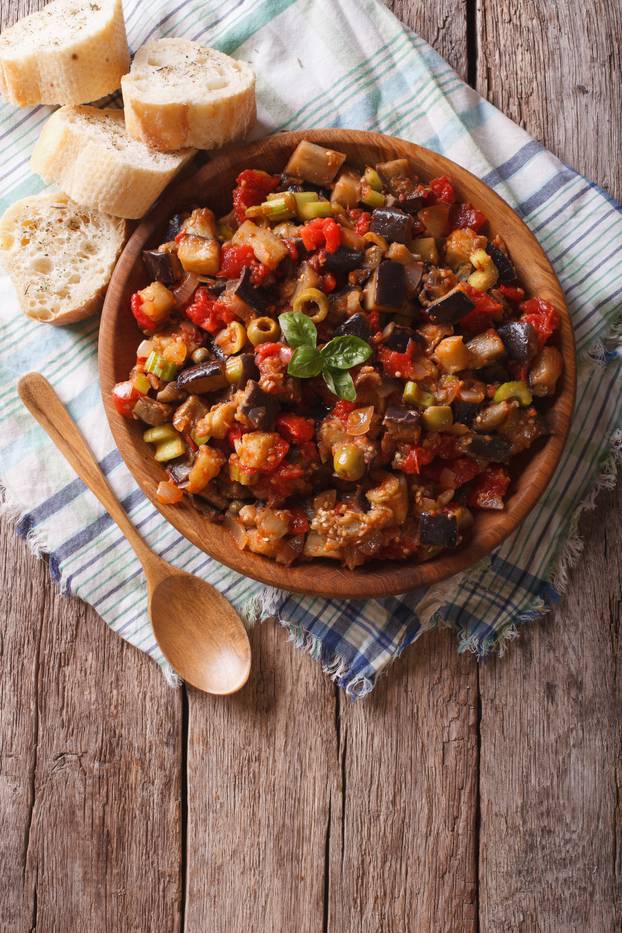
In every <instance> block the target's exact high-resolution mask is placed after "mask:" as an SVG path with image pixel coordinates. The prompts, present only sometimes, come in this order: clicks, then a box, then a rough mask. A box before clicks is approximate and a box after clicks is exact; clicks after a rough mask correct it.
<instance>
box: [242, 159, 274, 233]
mask: <svg viewBox="0 0 622 933" xmlns="http://www.w3.org/2000/svg"><path fill="white" fill-rule="evenodd" d="M278 185H279V176H278V175H268V173H267V172H261V171H258V170H256V169H252V168H251V169H245V170H244V171H243V172H240V174H239V175H238V177H237V178H236V187H235V188H234V189H233V212H234V214H235V217H236V220H237V221H238V223H242V222H243V221H244V220H246V208H247V207H254V205H256V204H261V202H262V201H265V199H266V195H267V194H269V193H270V192H271V191H274V189H275V188H278Z"/></svg>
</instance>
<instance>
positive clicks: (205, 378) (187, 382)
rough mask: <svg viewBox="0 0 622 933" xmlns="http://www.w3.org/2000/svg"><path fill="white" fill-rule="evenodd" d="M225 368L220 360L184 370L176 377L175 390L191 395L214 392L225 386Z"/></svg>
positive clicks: (207, 361)
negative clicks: (181, 390) (190, 393)
mask: <svg viewBox="0 0 622 933" xmlns="http://www.w3.org/2000/svg"><path fill="white" fill-rule="evenodd" d="M227 384H228V383H227V377H226V375H225V367H224V365H223V364H222V363H221V362H220V360H206V362H205V363H199V364H198V365H197V366H191V367H190V368H189V369H184V370H182V372H180V374H179V376H178V377H177V388H178V389H183V390H184V391H185V392H192V394H193V395H203V394H204V393H205V392H215V391H216V390H217V389H224V388H225V386H226V385H227Z"/></svg>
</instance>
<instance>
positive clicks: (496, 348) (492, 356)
mask: <svg viewBox="0 0 622 933" xmlns="http://www.w3.org/2000/svg"><path fill="white" fill-rule="evenodd" d="M466 348H467V350H468V351H469V354H470V357H471V368H472V369H483V368H484V366H490V364H491V363H494V362H496V360H498V359H499V358H500V357H501V356H504V354H505V347H504V346H503V341H502V340H501V337H500V336H499V334H498V333H497V331H496V330H494V328H492V327H491V328H490V329H489V330H485V331H484V332H483V333H481V334H477V335H476V336H475V337H473V338H472V339H471V340H469V342H468V343H467V345H466Z"/></svg>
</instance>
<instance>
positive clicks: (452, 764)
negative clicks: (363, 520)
mask: <svg viewBox="0 0 622 933" xmlns="http://www.w3.org/2000/svg"><path fill="white" fill-rule="evenodd" d="M42 5H43V0H40V2H39V0H18V2H15V0H0V22H1V23H2V25H6V24H7V23H8V22H12V21H13V20H14V19H16V18H17V17H18V16H19V15H22V14H23V12H25V11H26V10H31V9H36V8H39V7H40V6H42ZM388 6H390V7H393V8H394V10H395V11H396V12H397V13H398V14H399V15H400V16H403V17H404V18H405V19H406V20H407V21H408V22H409V23H410V24H413V25H415V26H416V28H417V29H418V30H419V31H420V33H421V34H422V35H423V36H424V38H426V39H428V41H431V42H433V43H434V44H435V45H436V48H437V49H438V50H439V51H440V52H441V53H442V54H445V55H446V56H448V57H449V58H450V61H451V63H452V64H453V65H454V67H457V68H458V70H459V71H460V73H462V74H463V75H466V74H468V73H469V72H474V71H475V66H476V64H477V62H476V61H475V57H474V55H471V58H470V62H469V63H468V64H469V67H467V60H466V57H463V52H462V49H463V48H464V47H465V46H466V37H467V33H468V30H467V29H466V25H465V10H466V7H467V6H468V7H469V19H470V30H471V31H472V30H473V25H474V24H473V19H474V16H473V14H474V8H475V0H468V3H464V2H461V0H456V2H455V3H452V2H451V0H440V2H439V3H438V4H431V3H420V2H417V0H392V2H389V3H388ZM619 15H620V7H619V4H617V3H615V2H614V0H599V2H596V0H588V2H587V4H583V5H574V4H571V3H570V2H569V0H564V2H562V3H561V4H554V3H552V2H548V3H545V4H540V5H536V4H535V3H534V2H533V0H512V2H511V3H506V2H502V0H488V2H487V3H485V4H483V3H482V4H480V5H479V13H478V18H477V24H478V29H479V36H480V48H479V55H478V63H479V72H478V73H479V76H480V77H479V82H480V83H479V87H480V90H482V91H484V92H487V93H488V94H489V96H490V98H491V99H492V100H493V101H494V102H496V103H498V104H500V105H501V106H502V107H504V108H505V109H506V110H507V111H508V112H509V113H510V115H511V116H513V117H514V118H515V119H519V120H521V121H522V122H523V123H524V125H525V126H526V128H527V129H528V130H529V131H530V132H531V133H533V134H534V135H536V136H538V137H539V138H541V139H543V140H544V142H545V143H546V145H548V146H550V148H552V149H553V150H554V151H557V152H559V154H560V155H562V156H563V157H564V158H566V159H568V160H569V161H570V162H571V163H572V164H574V165H575V166H576V167H577V168H580V169H581V170H582V171H585V172H586V173H587V174H588V175H589V176H591V177H592V178H594V180H595V181H597V182H600V183H601V184H605V185H606V186H609V187H610V190H611V191H612V193H613V194H614V195H616V196H617V197H618V198H619V197H621V196H622V179H621V178H620V171H621V170H622V163H621V162H620V160H619V158H617V153H619V151H620V148H621V139H620V136H621V128H620V119H619V114H620V93H621V88H620V82H619V48H620V41H619V36H620V23H619ZM473 38H474V37H473V35H471V36H470V42H471V46H472V45H473ZM471 51H472V52H473V51H474V50H473V48H471ZM579 84H580V85H582V87H581V88H580V87H578V85H579ZM585 91H587V93H585ZM621 514H622V491H620V492H618V493H617V494H613V495H609V496H605V497H603V500H602V502H601V503H600V504H599V507H598V509H597V511H596V512H595V513H593V515H592V516H591V517H589V518H588V519H587V520H585V521H583V522H582V525H581V529H582V532H583V535H584V539H585V551H584V559H583V561H582V562H581V564H580V566H579V568H577V570H576V571H575V572H574V573H573V575H572V577H571V581H570V587H569V591H568V595H567V597H566V599H565V600H564V602H563V604H562V606H561V607H560V609H559V610H558V611H557V612H556V613H555V614H554V615H552V616H549V617H548V618H547V620H546V621H545V622H544V623H542V624H541V625H539V626H535V627H533V628H532V629H531V630H529V631H524V632H523V635H522V637H521V641H520V642H519V644H517V645H515V646H513V648H512V650H511V652H510V654H508V655H507V656H506V658H504V659H502V660H500V661H491V662H488V663H486V664H484V665H482V666H481V668H480V679H481V698H480V705H481V716H482V734H481V748H480V749H479V755H478V754H476V751H477V749H475V750H474V749H473V748H472V743H473V742H474V741H475V742H476V739H477V733H473V734H471V732H470V731H469V728H468V726H469V721H470V717H472V716H473V704H472V697H473V695H474V694H475V692H476V690H477V683H476V680H477V672H476V668H475V666H474V664H473V662H472V660H471V659H469V658H466V659H460V658H458V656H457V655H456V654H455V653H454V650H453V648H454V645H453V640H452V636H451V635H450V634H448V633H444V632H439V633H438V634H434V635H431V636H430V637H429V639H426V641H425V642H423V641H422V642H420V643H419V644H418V645H417V646H415V647H414V648H412V649H410V650H409V651H408V652H407V654H406V655H405V657H404V658H403V659H402V660H401V661H399V662H398V663H397V664H396V666H395V667H394V669H393V670H392V672H391V673H390V674H389V676H388V677H387V678H386V680H384V682H381V683H380V684H379V686H378V688H377V691H376V693H375V694H374V695H372V696H371V697H370V698H369V699H368V700H365V701H363V702H362V703H358V704H356V705H354V706H351V705H350V704H349V703H347V702H345V701H344V700H343V698H341V700H340V705H339V707H338V706H337V704H336V700H335V692H334V690H333V688H332V687H331V686H330V684H329V683H328V682H327V681H326V679H325V678H324V677H323V675H321V674H320V672H319V668H318V666H317V664H316V663H315V662H313V661H312V660H311V659H309V658H308V657H306V656H301V655H300V654H298V653H295V652H294V651H293V649H292V648H291V646H290V645H289V644H287V642H286V640H285V635H284V633H283V632H282V631H280V630H277V629H276V628H271V627H269V626H264V627H263V628H262V629H260V630H258V631H257V632H256V633H255V635H254V639H255V640H254V648H255V651H256V653H257V655H258V659H259V664H260V666H259V668H258V674H259V679H258V680H257V681H256V682H255V681H253V683H252V684H251V685H249V687H248V688H247V690H248V693H246V691H245V692H244V693H242V694H240V696H239V697H237V698H235V700H234V703H235V704H238V705H237V706H236V707H231V706H228V705H227V703H225V701H221V700H212V699H207V700H206V699H204V698H200V697H198V698H197V695H196V694H194V693H193V692H192V691H190V692H189V718H190V733H189V737H188V746H189V749H190V756H189V758H188V762H187V775H186V781H185V782H184V784H183V785H182V786H181V788H180V784H179V772H180V770H181V771H182V772H183V773H185V764H184V760H185V759H184V754H183V749H182V748H181V747H180V746H181V745H182V741H181V739H180V733H181V732H182V723H181V719H182V718H184V717H182V716H181V715H180V711H179V708H178V703H179V695H177V694H175V695H172V694H171V693H170V692H169V690H168V688H167V687H165V686H164V684H163V683H162V680H161V678H160V675H159V673H158V672H157V671H155V670H154V669H153V667H152V665H151V663H150V662H149V661H148V660H147V659H146V658H145V657H144V656H143V655H141V654H139V653H138V652H135V651H134V650H133V649H131V648H129V647H128V646H127V645H125V644H124V643H123V642H121V641H120V640H119V639H117V638H116V637H115V636H114V635H113V634H112V633H111V632H109V631H108V630H106V629H105V627H104V626H103V625H101V623H99V620H98V619H97V617H96V616H95V614H94V613H93V612H92V611H91V610H88V609H87V608H85V607H84V606H82V605H81V604H80V603H78V602H77V601H76V600H64V599H60V598H58V596H57V595H56V588H55V586H54V585H53V584H52V583H51V582H50V580H49V577H48V573H47V570H46V568H45V566H44V565H43V564H42V563H40V562H37V561H35V560H34V558H32V557H31V556H30V555H29V554H28V553H27V550H26V548H25V546H24V545H23V544H22V543H20V542H17V543H15V541H14V536H13V533H12V532H11V531H10V530H9V529H8V528H7V524H6V522H4V521H3V522H2V530H3V535H2V544H1V545H0V548H1V550H0V584H1V586H2V588H1V591H0V613H1V615H0V618H1V619H2V626H1V629H0V691H1V692H0V741H1V743H2V744H1V746H0V755H1V758H0V832H1V837H0V879H2V881H1V882H0V929H1V930H2V931H3V933H4V931H5V930H6V931H7V933H13V931H16V933H17V931H19V933H21V931H25V930H31V929H33V928H34V923H33V917H34V918H35V919H36V920H37V921H38V922H37V928H38V929H39V930H41V931H45V933H48V931H56V930H62V931H65V930H67V931H69V933H73V931H74V930H80V931H82V930H88V931H93V933H99V931H105V933H108V931H115V933H116V930H124V931H125V930H132V931H134V930H135V931H141V933H143V931H144V933H151V931H158V933H159V931H167V933H168V931H169V930H170V931H174V930H177V929H180V928H181V924H182V920H181V919H180V911H179V897H180V884H179V881H178V878H179V875H180V874H181V873H182V872H183V871H184V857H186V861H187V869H188V875H189V884H188V891H187V905H186V912H187V919H188V923H187V929H188V930H190V931H199V930H200V931H201V933H203V930H210V933H211V931H212V930H213V931H214V933H220V931H223V933H224V931H226V933H230V931H232V930H235V931H236V933H237V928H236V926H235V922H236V921H237V920H238V919H239V918H240V917H243V918H244V919H245V921H246V923H245V926H246V929H250V930H253V931H254V933H255V931H256V933H281V929H287V930H289V929H291V930H296V931H297V933H298V931H299V933H315V931H316V930H317V931H320V930H321V931H325V930H326V931H331V933H333V931H334V933H350V931H358V930H360V929H363V928H364V927H363V926H362V924H363V920H362V918H364V919H365V923H366V924H367V927H366V929H365V933H368V931H369V933H379V931H381V930H382V933H384V930H385V929H386V930H389V931H391V930H393V929H396V930H397V929H399V933H404V931H406V930H407V931H409V933H410V930H416V931H417V933H419V931H421V933H428V931H432V930H433V931H434V933H436V931H437V930H441V931H442V930H444V929H447V930H450V931H451V933H463V929H464V930H465V931H468V930H470V929H471V919H470V914H469V909H468V904H469V898H470V897H471V893H470V892H471V891H472V887H471V884H472V881H471V879H472V878H473V876H474V873H473V870H472V869H470V868H469V866H470V865H472V861H470V860H472V859H473V858H474V852H475V850H476V848H477V847H478V841H479V849H480V852H481V856H480V860H479V865H478V868H479V887H480V903H481V910H480V912H479V913H480V916H479V923H480V929H481V931H482V933H516V931H521V933H535V931H546V933H575V931H576V933H609V931H613V930H616V929H620V927H621V926H622V918H620V915H619V911H620V904H622V896H621V893H620V891H619V889H616V886H615V884H616V883H617V884H618V885H619V879H620V875H621V874H622V854H620V840H622V814H621V813H620V797H619V794H617V793H616V787H619V786H620V783H621V778H622V775H621V774H620V766H619V762H620V746H619V741H620V735H619V723H620V713H621V706H622V705H621V703H620V696H619V690H620V662H619V645H620V636H619V620H620V615H621V607H620V589H619V580H620V563H619V560H620V559H619V555H620V553H621V544H622V541H621V540H620V524H621V523H620V515H621ZM616 523H617V524H616ZM605 528H606V529H607V530H606V532H605V533H604V531H603V529H605ZM42 623H43V624H44V627H43V628H42ZM98 626H99V627H98ZM424 659H425V661H424ZM420 665H422V666H420ZM435 667H437V668H438V681H437V682H435V680H434V668H435ZM465 679H466V684H465ZM547 684H548V686H547ZM430 690H431V691H432V692H431V693H429V692H428V691H430ZM173 697H174V698H173ZM279 698H281V699H279ZM245 704H247V705H246V706H245ZM171 707H172V708H171ZM277 708H278V711H277ZM270 711H272V713H271V712H270ZM380 719H381V721H382V728H381V729H380V728H379V722H380ZM232 724H234V725H236V726H237V725H238V724H241V738H240V740H239V741H238V742H237V743H236V745H235V748H234V749H230V745H229V743H230V726H231V725H232ZM294 726H296V731H295V732H294ZM385 736H386V742H385ZM454 736H455V737H456V741H452V737H454ZM446 737H448V738H449V741H445V738H446ZM439 741H443V742H444V744H443V755H442V756H439V749H438V743H439ZM183 744H184V745H185V740H184V743H183ZM80 752H81V753H82V754H81V755H80V757H79V758H78V757H77V756H78V754H79V753H80ZM234 752H235V753H236V754H237V758H235V759H234ZM63 753H64V754H65V758H63V757H59V758H58V760H57V761H55V760H54V759H55V757H56V756H57V755H62V754H63ZM67 753H69V756H68V757H67ZM72 755H74V757H73V758H72V757H71V756H72ZM469 762H470V764H469ZM240 763H241V766H240ZM478 763H479V768H480V772H481V774H480V779H479V781H478ZM236 764H237V767H236ZM80 766H82V767H83V768H84V769H85V772H86V777H83V772H81V771H80ZM616 766H617V772H616V771H615V767H616ZM55 767H56V768H57V770H56V771H54V768H55ZM413 769H414V770H413ZM260 770H261V773H260ZM128 775H134V776H133V777H132V779H131V780H128ZM400 775H401V778H400ZM61 781H62V784H61ZM141 781H142V782H143V783H141ZM469 781H470V782H472V783H474V784H475V787H476V788H477V787H478V786H479V787H480V788H481V791H480V792H481V799H482V814H481V815H482V823H481V827H480V830H479V840H478V831H477V800H475V801H473V799H472V796H471V785H470V784H468V783H467V782H469ZM616 781H617V784H616ZM80 782H82V783H80ZM152 783H153V784H154V789H152V788H151V784H152ZM67 788H68V789H69V794H67ZM33 790H34V792H35V796H34V804H31V801H32V800H33V797H32V793H33ZM52 790H53V791H54V793H53V794H52V793H51V791H52ZM180 790H182V791H183V795H182V799H183V800H184V802H185V798H186V795H187V802H188V809H189V816H190V826H189V843H190V844H189V846H188V849H187V855H186V853H184V852H183V851H182V845H181V841H180V838H179V826H178V823H177V799H178V796H179V792H180ZM417 792H418V793H417ZM66 795H67V799H66ZM432 795H434V796H432ZM297 798H300V800H301V801H302V805H301V806H300V807H299V808H298V809H297V808H296V800H297ZM242 803H243V804H244V805H245V806H246V808H245V809H244V808H242V807H241V806H240V804H242ZM181 810H182V816H183V814H184V812H185V805H184V806H182V808H181ZM342 810H343V813H344V815H345V819H344V820H343V821H342V819H341V816H340V814H341V812H342ZM335 813H336V814H337V816H336V817H335ZM366 813H367V816H365V814H366ZM400 816H401V817H402V822H403V829H402V826H401V824H400ZM98 819H99V821H100V822H99V823H97V820H98ZM102 820H103V821H104V824H102ZM29 827H30V828H29ZM327 827H329V832H328V835H327V834H326V830H327ZM342 829H343V833H344V836H343V838H344V840H345V841H344V843H343V844H342V842H341V834H342ZM247 833H248V835H251V834H253V835H252V838H253V845H249V844H248V838H247ZM28 840H30V845H29V847H28V852H29V855H28V859H27V860H26V862H27V867H26V864H25V859H24V852H25V851H26V847H27V845H28ZM342 849H343V851H344V852H346V855H347V858H346V860H345V861H344V868H343V870H342V869H341V865H340V862H341V853H342ZM229 866H231V870H230V867H229ZM411 866H413V867H411ZM233 870H235V871H236V872H237V873H238V877H237V878H236V879H233ZM419 873H420V877H418V874H419ZM476 874H477V873H476ZM301 876H302V877H301ZM173 878H174V879H175V880H174V881H173V880H172V879H173ZM392 879H395V880H394V881H393V880H392ZM475 881H476V883H477V881H478V879H477V877H475ZM35 892H36V897H35ZM465 898H466V899H465ZM475 907H477V902H476V904H475ZM91 910H92V913H90V911H91ZM409 911H410V913H409ZM616 911H617V913H616ZM288 912H289V916H288V915H287V914H288ZM475 913H476V919H477V911H475ZM283 917H285V922H284V924H283V923H282V920H283ZM411 917H412V918H413V922H412V923H411V922H409V921H410V918H411ZM214 918H215V919H214ZM274 918H276V919H274ZM337 918H339V921H340V924H341V926H340V925H339V924H338V923H337ZM212 919H213V920H214V923H213V926H210V923H211V921H212ZM404 920H405V923H404ZM208 921H209V922H208ZM290 921H291V922H290ZM415 921H416V922H415ZM383 922H384V923H385V924H386V927H383V926H382V923H383ZM398 922H402V924H403V926H402V928H401V929H400V928H399V927H397V926H396V924H397V923H398ZM461 923H463V924H464V926H463V927H461V926H460V924H461ZM279 924H281V926H279ZM435 924H436V925H435Z"/></svg>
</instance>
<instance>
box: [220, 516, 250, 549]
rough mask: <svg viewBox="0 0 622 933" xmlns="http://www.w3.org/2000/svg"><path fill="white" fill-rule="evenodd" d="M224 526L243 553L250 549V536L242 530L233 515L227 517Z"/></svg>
mask: <svg viewBox="0 0 622 933" xmlns="http://www.w3.org/2000/svg"><path fill="white" fill-rule="evenodd" d="M223 525H224V526H225V528H226V529H227V531H229V532H230V533H231V537H232V538H233V540H234V541H235V543H236V544H237V546H238V547H239V549H240V550H241V551H243V550H244V548H246V547H248V535H247V534H246V532H245V531H244V529H243V528H242V525H241V524H240V522H239V521H238V520H237V518H234V517H233V515H229V514H227V515H225V519H224V522H223Z"/></svg>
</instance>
